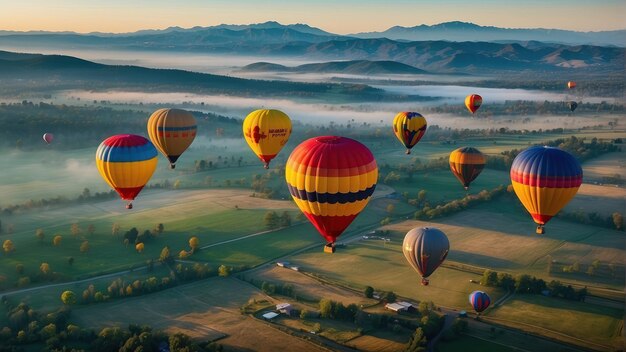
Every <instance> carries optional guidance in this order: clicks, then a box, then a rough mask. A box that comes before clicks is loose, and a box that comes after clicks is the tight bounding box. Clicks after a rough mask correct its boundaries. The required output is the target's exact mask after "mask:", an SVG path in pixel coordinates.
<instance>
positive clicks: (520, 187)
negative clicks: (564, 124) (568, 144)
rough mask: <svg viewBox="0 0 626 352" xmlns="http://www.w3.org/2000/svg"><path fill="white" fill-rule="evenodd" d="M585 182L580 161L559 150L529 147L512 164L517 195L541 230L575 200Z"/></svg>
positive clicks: (512, 178)
mask: <svg viewBox="0 0 626 352" xmlns="http://www.w3.org/2000/svg"><path fill="white" fill-rule="evenodd" d="M582 180H583V170H582V168H581V166H580V163H579V162H578V160H576V158H575V157H574V156H573V155H571V154H570V153H568V152H566V151H564V150H561V149H558V148H552V147H541V146H538V147H531V148H528V149H526V150H524V151H522V152H521V153H519V155H517V157H515V159H514V160H513V165H511V182H512V184H513V189H514V190H515V194H516V195H517V197H518V198H519V200H520V201H521V202H522V204H523V205H524V207H525V208H526V210H528V212H529V213H530V215H531V216H532V218H533V220H534V221H535V223H537V224H538V225H540V227H542V226H543V225H545V224H546V223H547V222H548V221H549V220H550V219H551V218H552V217H553V216H555V215H556V214H557V213H558V212H559V211H560V210H561V209H562V208H563V207H564V206H565V205H566V204H567V203H569V201H570V200H572V198H574V196H575V195H576V192H577V191H578V188H579V187H580V184H581V183H582Z"/></svg>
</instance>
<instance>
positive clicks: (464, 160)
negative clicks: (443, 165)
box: [450, 147, 485, 190]
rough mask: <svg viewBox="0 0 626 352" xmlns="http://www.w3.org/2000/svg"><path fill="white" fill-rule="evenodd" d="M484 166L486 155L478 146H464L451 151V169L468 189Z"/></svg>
mask: <svg viewBox="0 0 626 352" xmlns="http://www.w3.org/2000/svg"><path fill="white" fill-rule="evenodd" d="M484 167H485V155H484V154H483V153H481V152H480V151H479V150H478V149H476V148H472V147H462V148H459V149H456V150H454V151H453V152H452V153H450V170H451V171H452V173H453V174H454V176H456V178H457V179H458V180H459V181H461V184H462V185H463V187H465V189H466V190H467V189H469V186H470V183H471V182H472V181H474V180H475V179H476V177H478V175H480V172H481V171H483V168H484Z"/></svg>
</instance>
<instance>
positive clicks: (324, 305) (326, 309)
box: [320, 298, 334, 318]
mask: <svg viewBox="0 0 626 352" xmlns="http://www.w3.org/2000/svg"><path fill="white" fill-rule="evenodd" d="M333 303H334V302H333V301H331V300H330V299H328V298H322V299H320V316H321V317H322V318H332V314H333V306H334V304H333Z"/></svg>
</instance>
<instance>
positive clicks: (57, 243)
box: [52, 235, 63, 247]
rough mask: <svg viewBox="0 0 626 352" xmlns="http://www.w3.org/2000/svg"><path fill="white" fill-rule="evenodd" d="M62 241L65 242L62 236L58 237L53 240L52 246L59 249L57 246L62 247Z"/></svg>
mask: <svg viewBox="0 0 626 352" xmlns="http://www.w3.org/2000/svg"><path fill="white" fill-rule="evenodd" d="M62 240H63V237H62V236H61V235H56V236H54V238H53V239H52V245H53V246H55V247H57V246H59V245H61V241H62Z"/></svg>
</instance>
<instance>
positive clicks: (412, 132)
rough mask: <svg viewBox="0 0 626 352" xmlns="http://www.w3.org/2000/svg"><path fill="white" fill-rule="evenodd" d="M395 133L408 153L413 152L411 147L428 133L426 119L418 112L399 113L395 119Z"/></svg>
mask: <svg viewBox="0 0 626 352" xmlns="http://www.w3.org/2000/svg"><path fill="white" fill-rule="evenodd" d="M393 133H394V134H395V135H396V137H397V138H398V140H399V141H400V142H401V143H402V144H403V145H404V146H405V147H406V153H407V154H411V148H413V147H414V146H415V145H416V144H417V142H419V141H420V139H422V137H423V136H424V133H426V119H425V118H424V116H422V115H420V114H419V113H417V112H406V111H405V112H401V113H398V114H397V115H396V117H394V119H393Z"/></svg>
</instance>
